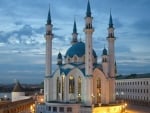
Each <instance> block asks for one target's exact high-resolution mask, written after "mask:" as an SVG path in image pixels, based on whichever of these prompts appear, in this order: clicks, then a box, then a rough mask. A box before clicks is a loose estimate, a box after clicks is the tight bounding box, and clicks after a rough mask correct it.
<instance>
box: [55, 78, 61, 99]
mask: <svg viewBox="0 0 150 113" xmlns="http://www.w3.org/2000/svg"><path fill="white" fill-rule="evenodd" d="M56 86H57V100H59V99H60V97H59V93H60V92H61V82H60V80H59V77H57V82H56Z"/></svg>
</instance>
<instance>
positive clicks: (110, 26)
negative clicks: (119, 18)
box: [109, 10, 113, 28]
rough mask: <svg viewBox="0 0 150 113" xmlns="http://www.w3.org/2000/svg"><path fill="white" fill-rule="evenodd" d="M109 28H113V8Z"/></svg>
mask: <svg viewBox="0 0 150 113" xmlns="http://www.w3.org/2000/svg"><path fill="white" fill-rule="evenodd" d="M109 28H113V20H112V16H111V10H110V17H109Z"/></svg>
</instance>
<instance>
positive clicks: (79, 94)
mask: <svg viewBox="0 0 150 113" xmlns="http://www.w3.org/2000/svg"><path fill="white" fill-rule="evenodd" d="M81 84H82V81H81V77H78V101H79V102H80V101H81Z"/></svg>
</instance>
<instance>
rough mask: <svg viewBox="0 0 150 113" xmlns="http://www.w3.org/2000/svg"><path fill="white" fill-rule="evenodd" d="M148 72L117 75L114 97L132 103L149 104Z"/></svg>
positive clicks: (149, 79) (149, 86) (149, 85)
mask: <svg viewBox="0 0 150 113" xmlns="http://www.w3.org/2000/svg"><path fill="white" fill-rule="evenodd" d="M149 95H150V74H133V75H130V76H118V77H117V79H116V98H117V99H120V100H124V101H127V102H130V103H134V104H141V105H148V106H150V96H149Z"/></svg>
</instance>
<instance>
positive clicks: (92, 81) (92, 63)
mask: <svg viewBox="0 0 150 113" xmlns="http://www.w3.org/2000/svg"><path fill="white" fill-rule="evenodd" d="M84 19H85V27H84V28H83V31H84V33H85V43H84V42H82V41H78V33H77V26H76V21H75V20H74V25H73V33H72V41H71V47H70V48H68V50H67V51H66V54H65V55H64V59H63V56H62V54H61V53H60V52H59V53H58V58H57V65H58V68H57V69H56V70H55V71H54V72H53V73H52V39H53V37H54V36H53V32H52V27H53V25H52V21H51V15H50V10H49V12H48V19H47V24H46V34H45V39H46V75H45V78H44V100H45V106H43V104H42V105H41V106H40V105H39V106H37V113H58V112H65V113H85V112H86V113H88V112H89V113H91V112H92V106H94V105H100V104H101V105H103V104H105V105H109V104H112V103H114V102H115V47H114V43H115V36H114V27H113V21H112V16H111V13H110V19H109V26H108V36H107V41H108V54H107V49H106V48H104V50H103V52H102V55H98V56H97V55H96V52H95V51H94V49H93V43H92V37H93V32H94V30H95V29H94V27H93V24H92V20H93V17H92V14H91V8H90V3H89V1H88V4H87V11H86V16H85V18H84ZM98 57H101V59H102V61H101V63H98V62H97V59H98ZM38 109H40V110H38ZM42 110H43V111H42Z"/></svg>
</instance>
